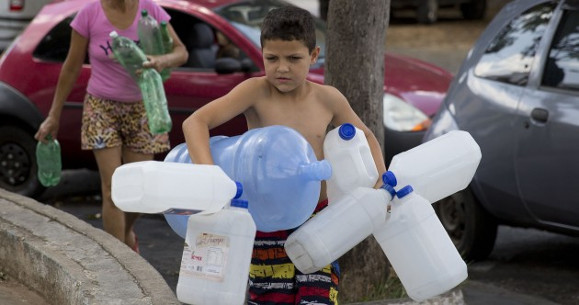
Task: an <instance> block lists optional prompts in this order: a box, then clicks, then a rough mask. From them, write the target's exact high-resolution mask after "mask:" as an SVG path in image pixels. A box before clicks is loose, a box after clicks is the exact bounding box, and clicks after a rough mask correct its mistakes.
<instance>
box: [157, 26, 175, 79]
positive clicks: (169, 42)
mask: <svg viewBox="0 0 579 305" xmlns="http://www.w3.org/2000/svg"><path fill="white" fill-rule="evenodd" d="M159 24H160V26H161V38H162V41H163V53H164V54H167V53H171V51H173V38H171V34H169V28H168V27H167V25H168V23H167V21H161V23H159ZM170 76H171V69H170V68H166V69H163V71H161V78H162V79H163V81H166V80H167V79H169V77H170Z"/></svg>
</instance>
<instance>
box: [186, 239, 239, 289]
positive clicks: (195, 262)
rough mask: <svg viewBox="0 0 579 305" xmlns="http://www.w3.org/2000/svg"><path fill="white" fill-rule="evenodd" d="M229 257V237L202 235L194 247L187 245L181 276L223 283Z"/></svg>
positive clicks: (196, 240)
mask: <svg viewBox="0 0 579 305" xmlns="http://www.w3.org/2000/svg"><path fill="white" fill-rule="evenodd" d="M228 256H229V237H227V236H223V235H217V234H211V233H200V234H199V235H198V236H197V238H196V239H195V245H194V246H193V247H189V246H188V245H187V243H185V248H184V250H183V257H182V261H181V271H180V274H181V275H184V276H195V277H202V278H204V279H208V280H213V281H216V282H222V281H223V277H224V276H225V272H224V271H225V264H226V262H227V258H228Z"/></svg>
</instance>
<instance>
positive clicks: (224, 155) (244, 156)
mask: <svg viewBox="0 0 579 305" xmlns="http://www.w3.org/2000/svg"><path fill="white" fill-rule="evenodd" d="M210 148H211V155H212V156H213V160H214V162H215V164H217V165H219V166H220V167H221V168H222V169H223V171H224V172H225V173H227V174H228V175H229V177H230V178H231V179H233V180H234V181H239V182H241V184H242V185H243V189H244V191H243V195H242V196H241V199H244V200H248V201H249V202H251V205H250V206H249V213H250V214H251V216H252V217H253V220H254V221H255V224H256V226H257V230H259V231H262V232H273V231H279V230H288V229H293V228H296V227H298V226H299V225H301V224H303V223H304V222H305V221H306V220H307V219H308V218H309V217H310V216H311V214H312V213H313V211H314V209H315V207H316V205H317V202H318V199H319V196H320V188H321V182H320V181H321V180H326V179H328V178H329V177H330V176H331V167H330V164H329V163H328V162H327V161H325V160H322V161H318V160H317V158H316V155H315V153H314V151H313V149H312V147H311V145H310V144H309V143H308V142H307V140H306V139H305V138H304V137H303V136H302V135H301V134H300V133H298V132H297V131H295V130H294V129H291V128H289V127H285V126H279V125H275V126H268V127H263V128H255V129H251V130H249V131H247V132H245V133H244V134H242V135H239V136H234V137H226V136H214V137H211V139H210ZM165 162H191V159H190V158H189V154H188V152H187V146H186V145H185V144H184V143H182V144H180V145H177V146H176V147H175V148H173V150H171V152H169V154H168V155H167V157H166V158H165ZM165 216H166V218H167V221H168V222H169V224H170V225H171V227H172V228H176V227H180V228H185V227H186V225H182V224H183V223H185V224H186V221H187V220H186V216H181V215H165ZM179 223H181V225H179ZM177 233H178V234H179V235H180V236H184V235H185V234H184V233H185V232H184V231H183V232H177Z"/></svg>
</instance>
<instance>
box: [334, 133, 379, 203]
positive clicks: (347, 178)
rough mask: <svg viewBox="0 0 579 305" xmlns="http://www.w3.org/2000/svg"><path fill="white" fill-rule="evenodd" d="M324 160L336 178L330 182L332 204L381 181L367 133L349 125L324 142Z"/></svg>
mask: <svg viewBox="0 0 579 305" xmlns="http://www.w3.org/2000/svg"><path fill="white" fill-rule="evenodd" d="M324 158H325V159H326V160H327V161H328V162H330V165H331V166H332V176H331V177H330V179H328V181H327V182H326V186H327V193H328V202H329V204H333V203H334V202H335V201H337V200H339V199H340V197H342V196H344V195H345V194H347V193H349V192H350V191H352V190H354V189H356V188H357V187H360V186H363V187H373V186H374V185H375V184H376V182H377V181H378V169H377V168H376V163H374V158H373V157H372V152H371V151H370V146H369V145H368V140H366V136H365V135H364V132H363V131H362V130H360V129H358V128H356V127H355V126H354V125H352V124H349V123H346V124H343V125H341V126H339V127H337V128H334V129H333V130H330V131H329V132H328V134H327V135H326V138H325V140H324Z"/></svg>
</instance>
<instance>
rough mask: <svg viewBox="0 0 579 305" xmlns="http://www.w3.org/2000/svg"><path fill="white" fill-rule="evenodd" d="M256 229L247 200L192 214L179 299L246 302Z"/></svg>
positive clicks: (207, 303)
mask: <svg viewBox="0 0 579 305" xmlns="http://www.w3.org/2000/svg"><path fill="white" fill-rule="evenodd" d="M255 233H256V227H255V223H254V222H253V219H252V217H251V215H250V214H249V212H248V211H247V201H245V200H239V199H234V200H232V201H231V205H230V206H228V207H225V208H224V209H223V210H221V211H218V212H217V213H213V214H195V215H192V216H191V217H189V224H188V229H187V236H186V238H185V249H184V250H183V257H182V260H181V268H180V271H179V279H178V282H177V298H178V299H179V301H181V302H184V303H188V304H196V305H214V304H232V305H234V304H244V301H245V294H246V289H247V280H248V275H249V264H250V262H251V254H252V252H253V242H254V239H255Z"/></svg>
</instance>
